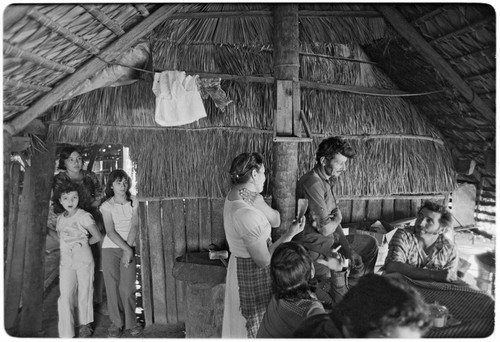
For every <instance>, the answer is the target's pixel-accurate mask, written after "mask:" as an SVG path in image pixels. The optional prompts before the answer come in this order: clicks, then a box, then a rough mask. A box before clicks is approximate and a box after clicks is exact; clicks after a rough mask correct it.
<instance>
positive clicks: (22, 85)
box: [3, 78, 52, 93]
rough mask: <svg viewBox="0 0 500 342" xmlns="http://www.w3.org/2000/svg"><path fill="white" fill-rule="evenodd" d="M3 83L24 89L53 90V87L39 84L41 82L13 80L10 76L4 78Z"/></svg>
mask: <svg viewBox="0 0 500 342" xmlns="http://www.w3.org/2000/svg"><path fill="white" fill-rule="evenodd" d="M3 84H4V85H5V86H8V87H12V88H22V89H29V90H34V91H40V92H44V93H46V92H48V91H50V90H52V88H51V87H47V86H43V85H39V84H33V83H26V82H22V81H16V80H12V79H10V78H4V80H3Z"/></svg>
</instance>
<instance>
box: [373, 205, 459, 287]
mask: <svg viewBox="0 0 500 342" xmlns="http://www.w3.org/2000/svg"><path fill="white" fill-rule="evenodd" d="M451 223H452V220H451V213H450V212H449V211H448V210H447V209H446V208H445V207H444V206H442V205H440V204H437V203H433V202H430V201H427V202H425V203H424V205H423V206H422V207H421V208H420V210H419V212H418V215H417V219H416V221H415V226H413V227H408V228H401V229H398V231H397V232H396V233H395V234H394V236H393V237H392V239H391V241H390V242H389V250H388V253H387V257H386V259H385V264H384V266H383V267H382V269H381V270H383V271H385V273H394V272H397V273H400V274H402V275H405V276H407V277H409V278H412V279H418V280H430V281H439V282H455V281H457V269H458V259H459V258H458V252H457V247H456V245H455V243H454V242H453V241H451V240H449V239H448V238H447V237H446V236H445V233H446V231H447V230H448V229H449V228H451Z"/></svg>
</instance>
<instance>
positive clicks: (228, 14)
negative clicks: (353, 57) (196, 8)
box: [170, 10, 380, 19]
mask: <svg viewBox="0 0 500 342" xmlns="http://www.w3.org/2000/svg"><path fill="white" fill-rule="evenodd" d="M271 16H272V12H271V11H268V10H261V11H219V12H196V13H195V12H184V13H176V14H175V15H172V16H171V17H170V19H209V18H213V19H217V18H221V19H222V18H234V17H271ZM300 17H303V18H309V17H316V18H320V17H380V13H378V12H377V11H310V10H302V11H299V18H300Z"/></svg>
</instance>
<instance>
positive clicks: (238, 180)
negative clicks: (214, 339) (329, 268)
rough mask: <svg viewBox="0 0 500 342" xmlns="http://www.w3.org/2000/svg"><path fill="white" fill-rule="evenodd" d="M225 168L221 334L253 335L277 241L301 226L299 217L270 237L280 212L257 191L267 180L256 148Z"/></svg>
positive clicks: (267, 290) (262, 308) (267, 294)
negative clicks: (227, 252) (225, 245)
mask: <svg viewBox="0 0 500 342" xmlns="http://www.w3.org/2000/svg"><path fill="white" fill-rule="evenodd" d="M229 173H230V176H231V183H232V184H233V186H232V188H231V190H230V191H229V193H228V194H227V196H226V200H225V203H224V214H223V215H224V231H225V233H226V239H227V242H228V245H229V250H230V252H231V256H230V258H229V263H228V269H227V275H226V290H225V291H226V292H225V298H224V317H223V323H222V337H223V338H247V337H249V338H253V337H255V336H256V334H257V331H258V329H259V325H260V323H261V321H262V317H263V316H264V313H265V311H266V308H267V305H268V304H269V301H270V299H271V277H270V274H269V264H270V261H271V255H272V254H273V253H274V250H275V249H276V247H277V246H279V245H280V244H281V243H283V242H287V241H290V240H291V239H292V237H293V236H295V234H297V233H299V232H300V231H302V229H303V228H304V220H303V219H302V220H301V221H300V222H293V223H292V225H291V226H290V227H289V228H288V229H287V230H286V231H285V232H284V233H283V235H282V236H281V237H280V238H279V239H277V240H276V241H275V242H272V241H271V227H278V226H279V225H280V214H279V212H278V211H277V210H274V209H272V208H271V207H270V206H269V205H268V204H267V203H266V202H265V201H264V198H263V196H262V195H260V193H261V192H262V191H263V189H264V182H265V180H266V175H265V167H264V158H263V157H262V155H261V154H259V153H242V154H240V155H238V156H237V157H236V158H234V160H233V161H232V163H231V169H230V171H229ZM243 193H245V194H246V196H242V194H243ZM243 198H245V199H243Z"/></svg>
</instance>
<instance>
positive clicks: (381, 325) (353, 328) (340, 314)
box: [294, 274, 431, 338]
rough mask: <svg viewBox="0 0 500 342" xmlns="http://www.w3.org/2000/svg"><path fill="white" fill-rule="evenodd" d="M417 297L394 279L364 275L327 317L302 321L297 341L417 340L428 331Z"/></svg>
mask: <svg viewBox="0 0 500 342" xmlns="http://www.w3.org/2000/svg"><path fill="white" fill-rule="evenodd" d="M430 324H431V321H430V314H429V307H428V305H427V304H426V303H425V302H424V300H423V299H422V297H421V295H420V293H419V292H418V291H417V290H415V289H414V288H413V287H411V286H410V285H407V284H405V283H403V282H401V281H400V280H399V279H397V278H393V277H386V276H380V275H376V274H368V275H364V276H363V277H361V279H360V280H359V282H358V284H357V285H356V286H354V287H352V288H350V289H349V291H348V292H347V294H346V295H345V296H344V298H343V299H342V300H341V302H340V303H339V304H337V305H336V306H334V307H333V308H332V311H331V312H330V313H324V314H318V315H314V316H310V317H308V318H306V319H305V320H304V321H303V323H302V324H301V325H300V326H299V327H298V329H297V330H296V331H295V332H294V337H297V338H327V337H330V338H383V337H386V338H387V337H391V338H420V337H422V336H423V335H424V334H425V333H426V331H427V330H428V328H429V327H430Z"/></svg>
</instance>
